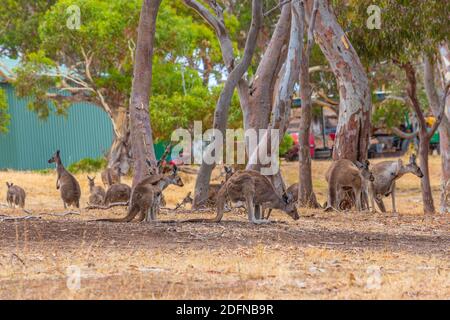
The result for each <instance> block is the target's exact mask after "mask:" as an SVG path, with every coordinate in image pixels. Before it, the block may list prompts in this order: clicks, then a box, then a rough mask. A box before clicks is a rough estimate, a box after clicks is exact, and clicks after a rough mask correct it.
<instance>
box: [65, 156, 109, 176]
mask: <svg viewBox="0 0 450 320" xmlns="http://www.w3.org/2000/svg"><path fill="white" fill-rule="evenodd" d="M106 165H107V161H106V160H105V159H104V158H97V159H92V158H84V159H81V160H80V161H78V162H74V163H72V164H71V165H70V166H69V167H68V168H67V170H69V171H70V172H72V173H82V172H94V171H100V170H101V169H104V168H106Z"/></svg>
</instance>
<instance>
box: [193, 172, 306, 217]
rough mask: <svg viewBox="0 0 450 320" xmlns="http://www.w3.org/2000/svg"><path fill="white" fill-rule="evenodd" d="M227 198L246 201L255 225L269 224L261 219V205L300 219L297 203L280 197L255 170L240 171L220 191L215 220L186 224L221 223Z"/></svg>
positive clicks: (248, 211) (288, 198)
mask: <svg viewBox="0 0 450 320" xmlns="http://www.w3.org/2000/svg"><path fill="white" fill-rule="evenodd" d="M227 197H228V198H229V200H231V201H232V202H238V201H244V202H245V205H246V210H247V214H248V220H249V221H250V222H252V223H255V224H261V223H266V222H268V220H263V219H261V217H262V210H261V205H263V204H264V206H265V207H266V208H273V209H280V210H283V211H284V212H286V213H287V214H288V215H289V216H291V217H292V218H293V219H294V220H297V219H299V215H298V212H297V208H296V206H295V205H296V203H295V202H293V201H292V199H291V198H290V197H289V196H288V195H286V194H284V195H283V196H282V197H280V196H279V195H278V194H277V192H276V191H275V188H274V187H273V185H272V183H271V182H270V180H269V179H268V178H267V177H266V176H263V175H262V174H260V173H259V172H257V171H253V170H238V171H236V173H235V174H233V175H232V176H231V177H230V179H228V181H227V182H225V183H224V185H223V186H222V188H221V189H220V190H219V193H218V195H217V215H216V217H215V218H213V219H189V220H185V221H184V222H220V221H221V220H222V217H223V213H224V208H225V202H226V198H227Z"/></svg>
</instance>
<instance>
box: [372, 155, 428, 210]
mask: <svg viewBox="0 0 450 320" xmlns="http://www.w3.org/2000/svg"><path fill="white" fill-rule="evenodd" d="M372 173H373V176H374V177H375V180H374V181H373V182H371V183H369V194H370V196H371V204H372V211H373V212H375V206H374V201H375V202H376V203H377V206H378V208H379V209H380V210H381V212H386V208H385V206H384V203H383V200H382V198H383V196H384V197H387V196H389V195H390V196H391V198H392V210H393V212H396V207H395V181H397V180H398V179H400V178H401V177H402V176H403V175H405V174H407V173H412V174H414V175H416V176H418V177H419V178H422V177H423V173H422V170H420V168H419V166H418V165H417V164H416V156H415V155H414V154H413V155H411V156H410V157H409V163H408V164H407V165H406V166H405V165H403V161H402V160H401V159H398V160H397V161H383V162H380V163H377V164H376V165H374V166H373V167H372Z"/></svg>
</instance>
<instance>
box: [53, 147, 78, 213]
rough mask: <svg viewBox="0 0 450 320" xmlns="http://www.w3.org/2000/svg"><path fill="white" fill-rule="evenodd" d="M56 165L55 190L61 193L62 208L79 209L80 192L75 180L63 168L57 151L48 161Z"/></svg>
mask: <svg viewBox="0 0 450 320" xmlns="http://www.w3.org/2000/svg"><path fill="white" fill-rule="evenodd" d="M53 162H54V163H56V172H57V174H58V178H57V179H56V189H59V190H60V192H61V198H62V201H63V203H64V208H65V209H66V208H67V206H75V207H77V208H79V207H80V197H81V190H80V184H79V183H78V181H77V179H75V177H74V176H73V175H72V174H71V173H70V172H69V171H67V170H66V168H64V166H63V164H62V162H61V157H60V155H59V150H57V151H56V152H55V154H54V155H53V156H52V157H51V158H50V159H49V160H48V163H53Z"/></svg>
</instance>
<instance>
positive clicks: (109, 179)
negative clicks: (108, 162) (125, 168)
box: [102, 166, 120, 188]
mask: <svg viewBox="0 0 450 320" xmlns="http://www.w3.org/2000/svg"><path fill="white" fill-rule="evenodd" d="M102 182H103V185H104V186H105V187H107V188H109V187H111V186H112V185H113V184H119V183H120V168H119V166H116V167H114V168H106V169H105V170H103V172H102Z"/></svg>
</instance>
